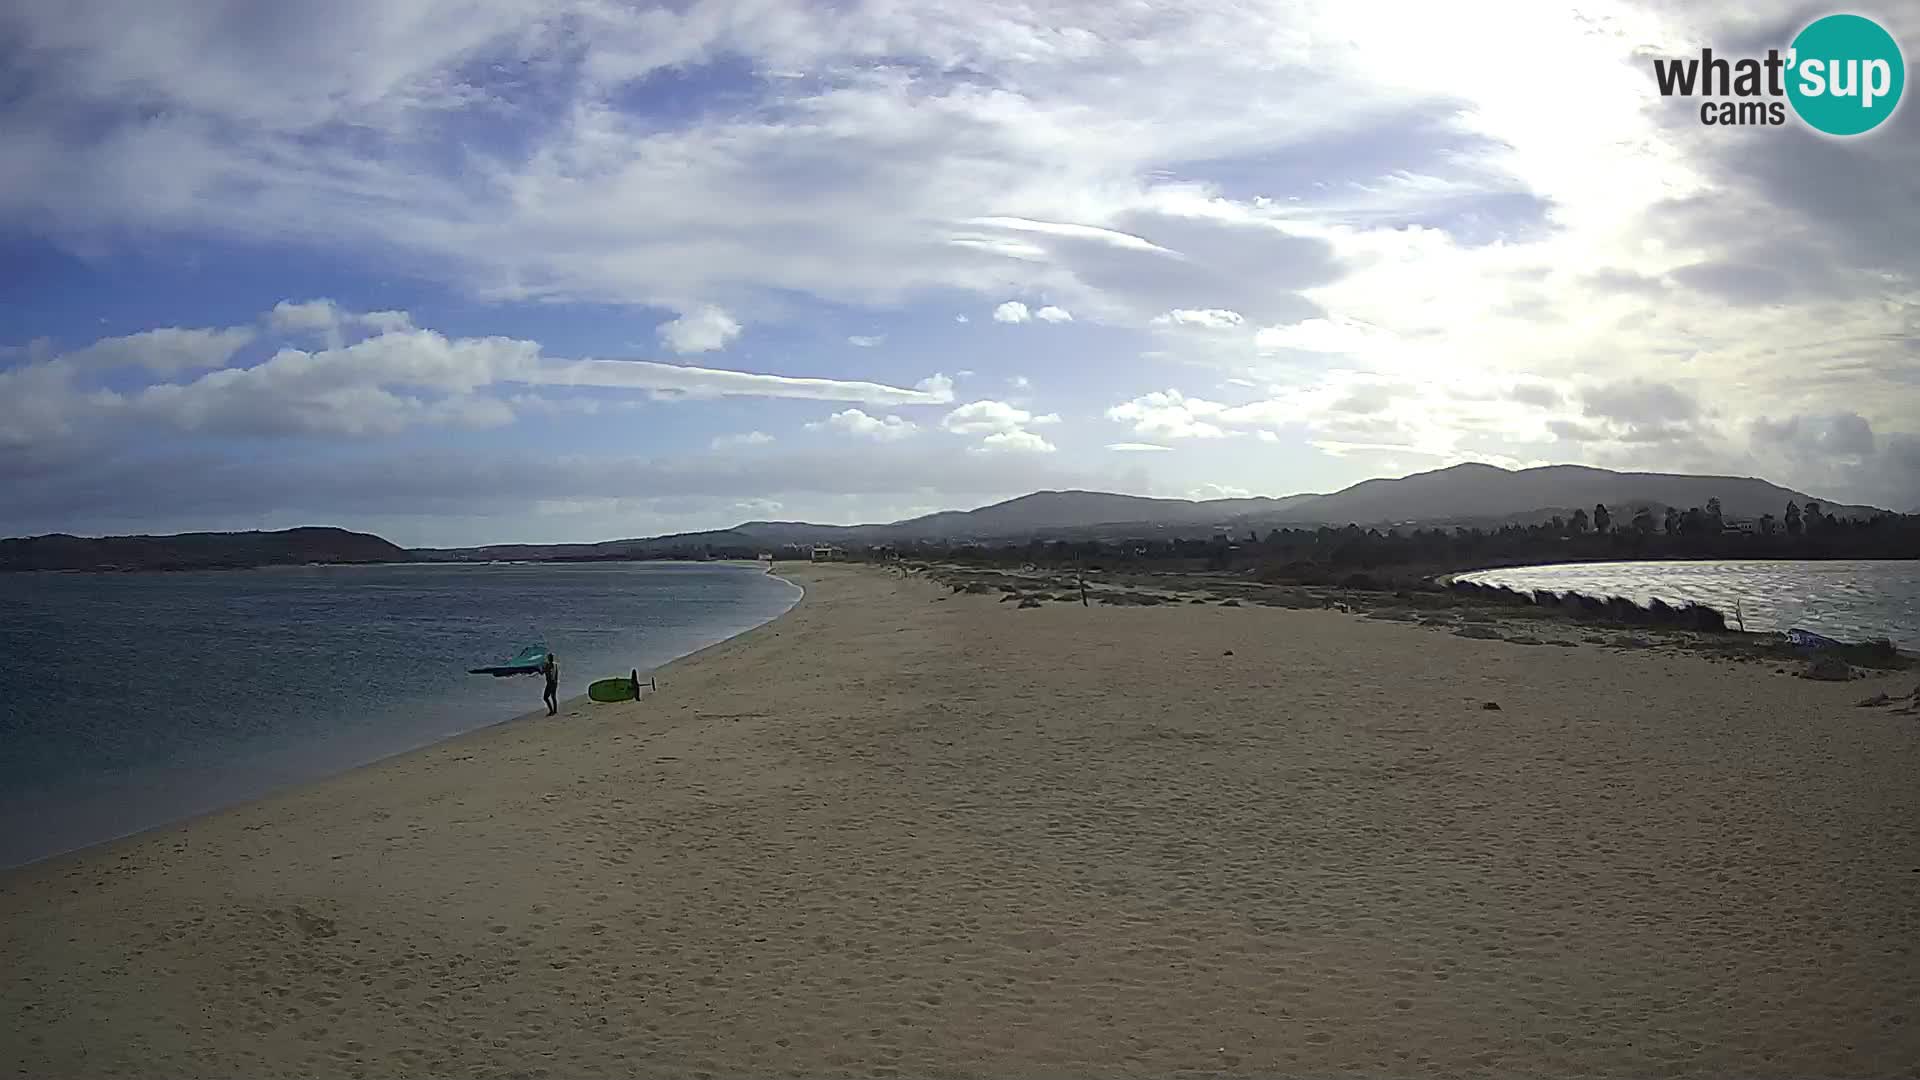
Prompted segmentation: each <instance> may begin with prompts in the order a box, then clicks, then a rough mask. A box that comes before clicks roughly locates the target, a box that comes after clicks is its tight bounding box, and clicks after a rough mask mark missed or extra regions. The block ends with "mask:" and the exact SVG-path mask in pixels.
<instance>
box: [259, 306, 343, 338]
mask: <svg viewBox="0 0 1920 1080" xmlns="http://www.w3.org/2000/svg"><path fill="white" fill-rule="evenodd" d="M339 321H340V313H339V309H338V308H336V307H335V306H334V303H333V301H331V300H306V301H303V302H300V303H294V302H293V301H291V300H282V301H280V302H279V303H277V304H275V305H273V310H272V311H269V312H268V313H267V325H268V326H271V327H272V328H273V329H274V330H276V331H278V332H280V333H283V334H294V333H299V332H300V331H303V330H331V329H333V328H334V326H336V325H337V324H338V323H339Z"/></svg>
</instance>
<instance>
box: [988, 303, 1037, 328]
mask: <svg viewBox="0 0 1920 1080" xmlns="http://www.w3.org/2000/svg"><path fill="white" fill-rule="evenodd" d="M1031 318H1033V315H1032V314H1031V313H1030V312H1028V311H1027V305H1025V304H1023V303H1021V302H1020V301H1018V300H1009V301H1007V302H1006V303H1004V304H1001V305H1000V306H999V307H997V308H994V309H993V321H994V322H998V323H1023V322H1026V321H1028V320H1029V319H1031Z"/></svg>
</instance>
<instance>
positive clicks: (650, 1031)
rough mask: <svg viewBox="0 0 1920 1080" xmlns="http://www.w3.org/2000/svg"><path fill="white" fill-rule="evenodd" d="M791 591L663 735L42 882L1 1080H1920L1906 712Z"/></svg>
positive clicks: (595, 712) (1782, 685)
mask: <svg viewBox="0 0 1920 1080" xmlns="http://www.w3.org/2000/svg"><path fill="white" fill-rule="evenodd" d="M795 577H796V580H800V581H801V582H802V583H803V584H806V585H807V586H808V589H809V593H808V597H807V599H806V600H805V601H803V602H802V603H801V604H800V605H799V606H798V607H797V608H795V609H794V611H793V612H791V613H790V614H789V615H787V616H786V617H785V618H783V619H781V620H779V621H777V622H775V623H772V624H770V625H768V626H765V627H762V628H760V629H758V630H755V631H753V632H751V633H749V634H747V635H744V636H743V637H740V638H736V639H734V640H733V641H730V642H727V643H725V644H722V645H719V646H716V647H714V648H712V649H709V650H707V651H706V652H704V653H701V654H698V655H697V656H695V657H691V658H689V659H687V660H685V661H682V662H680V663H679V664H676V665H674V666H672V667H670V668H668V669H666V670H665V671H663V672H662V673H661V676H660V685H661V690H660V693H659V694H658V695H655V696H651V697H648V698H646V699H644V700H642V701H640V702H637V703H626V704H621V705H589V704H586V703H584V702H574V703H572V704H571V705H570V706H569V708H567V709H566V710H565V711H564V712H563V715H562V716H561V717H559V718H556V719H554V720H546V719H544V718H543V719H539V720H527V721H520V722H516V723H514V724H511V725H506V726H503V727H500V728H495V729H491V730H488V731H485V732H480V733H476V734H474V735H471V736H468V737H464V738H461V739H458V740H455V741H453V742H450V743H446V744H442V745H440V746H437V747H433V748H430V749H428V750H424V751H421V752H418V753H415V754H411V755H408V756H406V757H402V758H398V759H394V760H392V761H389V762H385V763H382V764H379V765H376V766H373V767H370V768H366V769H362V770H359V771H356V772H354V773H350V774H348V775H345V776H342V777H339V778H336V779H333V780H329V781H326V782H323V783H320V784H317V785H314V786H311V787H308V788H304V789H301V790H299V791H295V792H292V793H290V794H287V795H284V796H280V797H277V798H273V799H269V800H266V801H263V802H260V803H257V804H253V805H250V806H246V807H242V808H239V809H235V810H231V811H227V812H223V813H220V814H217V815H213V816H211V817H207V818H204V819H200V820H197V821H193V822H190V823H187V824H185V825H183V826H179V827H176V828H170V829H165V830H160V831H157V832H153V833H149V834H146V835H144V836H140V837H136V838H133V839H131V840H128V841H124V842H120V843H117V844H113V845H109V846H105V847H102V848H97V849H93V850H90V851H87V852H83V853H80V854H78V855H75V856H71V857H66V858H62V859H59V860H55V861H52V862H48V863H44V864H41V865H38V866H34V867H29V868H26V869H24V870H19V871H15V872H12V873H9V874H7V875H5V876H4V877H0V927H4V929H0V971H4V974H0V1012H3V1013H4V1015H5V1017H6V1031H7V1032H8V1034H7V1035H6V1036H5V1038H4V1039H3V1040H0V1068H4V1069H5V1070H7V1071H9V1072H11V1073H14V1074H18V1075H25V1076H36V1077H54V1076H112V1075H136V1076H185V1075H219V1076H249V1077H252V1076H259V1077H271V1076H321V1075H324V1076H336V1075H338V1076H367V1077H385V1076H397V1075H428V1074H432V1075H460V1076H488V1077H493V1076H499V1077H507V1076H552V1077H572V1076H587V1075H597V1076H613V1075H636V1074H643V1075H696V1076H699V1075H714V1076H720V1075H746V1074H751V1075H806V1076H831V1075H861V1076H872V1075H880V1076H889V1075H905V1076H920V1075H924V1076H985V1075H995V1076H999V1075H1039V1074H1048V1075H1062V1074H1096V1073H1097V1074H1102V1075H1114V1074H1126V1075H1170V1074H1174V1073H1182V1074H1186V1073H1193V1074H1250V1073H1262V1074H1273V1073H1277V1072H1278V1073H1297V1074H1313V1075H1332V1074H1340V1073H1349V1074H1366V1075H1380V1074H1388V1073H1391V1074H1397V1075H1421V1076H1424V1075H1442V1076H1489V1075H1500V1076H1523V1075H1524V1076H1538V1075H1572V1074H1583V1075H1589V1076H1622V1077H1624V1076H1726V1075H1742V1076H1779V1077H1798V1076H1809V1075H1821V1076H1841V1075H1846V1076H1890V1075H1920V1004H1917V1003H1920V959H1917V958H1916V957H1915V955H1914V951H1913V950H1914V948H1915V945H1916V942H1920V825H1917V824H1916V823H1917V822H1920V785H1916V784H1915V782H1914V777H1915V776H1916V775H1917V773H1916V765H1920V760H1917V758H1920V755H1916V751H1915V747H1916V742H1917V741H1920V717H1915V716H1912V715H1906V714H1902V713H1898V712H1893V711H1890V710H1887V709H1859V708H1855V707H1854V702H1855V701H1857V700H1858V699H1859V698H1861V697H1863V696H1865V695H1866V694H1870V693H1872V692H1874V691H1875V690H1882V689H1884V690H1887V691H1889V692H1891V693H1902V694H1903V693H1905V692H1907V691H1909V690H1911V689H1912V682H1913V677H1912V676H1911V675H1908V676H1905V677H1904V678H1903V679H1901V680H1891V679H1882V680H1874V681H1871V682H1855V683H1851V684H1825V683H1814V682H1807V681H1803V680H1799V679H1793V678H1789V677H1786V676H1781V675H1774V674H1772V672H1771V669H1768V668H1763V667H1757V666H1751V665H1729V664H1715V663H1711V662H1709V661H1706V660H1702V659H1698V658H1693V657H1685V656H1664V655H1659V654H1657V653H1652V652H1635V653H1619V652H1612V651H1608V650H1604V649H1599V648H1593V647H1581V648H1568V649H1543V648H1537V647H1527V646H1523V645H1516V644H1512V643H1508V642H1503V641H1485V640H1475V639H1470V638H1462V637H1457V636H1454V635H1452V634H1449V633H1445V632H1441V631H1438V630H1432V629H1423V628H1420V627H1416V626H1411V625H1404V624H1396V623H1387V622H1382V621H1378V620H1365V619H1359V618H1354V617H1350V616H1347V615H1343V614H1339V613H1335V612H1320V611H1292V610H1283V609H1271V608H1262V607H1256V606H1247V607H1237V608H1230V609H1229V608H1221V607H1218V606H1203V605H1180V606H1167V607H1097V606H1096V607H1093V608H1090V609H1088V608H1081V607H1079V606H1077V605H1066V604H1050V605H1046V606H1044V607H1042V608H1039V609H1034V610H1022V609H1017V608H1016V606H1015V605H1013V604H999V603H996V602H995V600H996V598H995V597H992V596H954V595H950V594H948V593H947V592H946V591H945V590H941V589H938V588H936V587H934V586H932V585H930V584H927V583H924V582H919V581H902V580H898V579H894V578H890V577H887V576H884V575H882V574H879V573H877V572H872V571H861V570H854V569H841V568H810V569H807V570H804V571H801V572H799V573H797V574H796V575H795ZM1487 701H1496V702H1498V703H1499V704H1500V706H1501V707H1500V709H1499V710H1497V711H1493V710H1487V709H1484V708H1483V707H1482V706H1483V703H1484V702H1487Z"/></svg>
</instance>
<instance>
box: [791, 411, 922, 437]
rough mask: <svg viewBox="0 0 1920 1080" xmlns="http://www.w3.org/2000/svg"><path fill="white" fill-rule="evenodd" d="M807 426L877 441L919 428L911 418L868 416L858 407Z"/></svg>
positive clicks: (912, 431) (911, 432)
mask: <svg viewBox="0 0 1920 1080" xmlns="http://www.w3.org/2000/svg"><path fill="white" fill-rule="evenodd" d="M807 427H808V428H811V429H813V430H815V431H819V430H832V431H838V432H842V433H844V434H847V435H856V436H859V437H861V438H864V439H873V440H876V441H878V442H894V441H897V440H899V439H904V438H906V437H907V436H909V435H912V434H913V433H914V432H916V431H919V430H920V427H919V425H918V424H915V423H914V422H912V421H911V420H905V419H902V418H901V417H898V416H869V415H867V414H866V413H865V412H862V411H861V410H859V409H842V410H841V411H839V412H837V413H834V414H833V415H832V416H829V417H827V418H826V419H825V420H820V421H816V422H814V423H811V424H808V425H807Z"/></svg>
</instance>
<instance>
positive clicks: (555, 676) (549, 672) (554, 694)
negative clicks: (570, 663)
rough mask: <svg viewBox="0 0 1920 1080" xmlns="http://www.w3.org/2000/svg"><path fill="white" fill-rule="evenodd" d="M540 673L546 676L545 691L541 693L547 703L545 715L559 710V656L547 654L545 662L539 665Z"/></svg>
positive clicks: (550, 714)
mask: <svg viewBox="0 0 1920 1080" xmlns="http://www.w3.org/2000/svg"><path fill="white" fill-rule="evenodd" d="M540 674H542V675H545V676H546V677H547V692H546V693H545V694H543V695H542V697H543V698H545V700H546V703H547V715H548V716H552V715H554V714H555V713H557V712H559V711H560V658H559V657H557V656H555V655H553V654H552V653H548V654H547V662H546V663H544V664H542V665H540Z"/></svg>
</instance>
